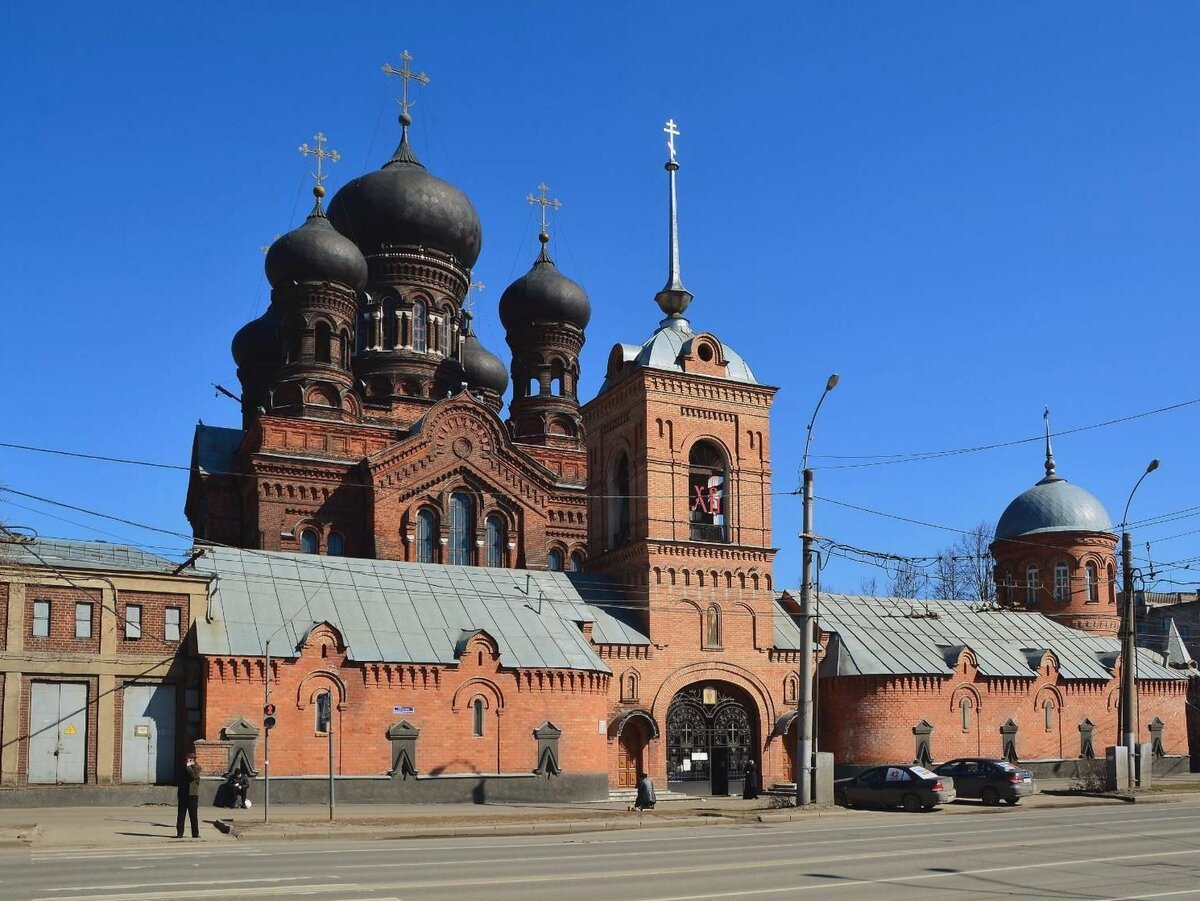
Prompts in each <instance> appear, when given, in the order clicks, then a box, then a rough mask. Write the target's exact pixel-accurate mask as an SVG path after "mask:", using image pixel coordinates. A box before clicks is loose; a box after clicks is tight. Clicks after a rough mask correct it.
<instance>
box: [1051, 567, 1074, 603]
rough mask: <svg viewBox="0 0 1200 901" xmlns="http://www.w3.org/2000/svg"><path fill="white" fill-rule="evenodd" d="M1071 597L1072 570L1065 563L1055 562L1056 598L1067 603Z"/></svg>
mask: <svg viewBox="0 0 1200 901" xmlns="http://www.w3.org/2000/svg"><path fill="white" fill-rule="evenodd" d="M1070 599H1071V570H1070V569H1068V568H1067V564H1065V563H1055V564H1054V600H1056V601H1058V602H1059V603H1060V604H1065V603H1066V602H1067V601H1069V600H1070Z"/></svg>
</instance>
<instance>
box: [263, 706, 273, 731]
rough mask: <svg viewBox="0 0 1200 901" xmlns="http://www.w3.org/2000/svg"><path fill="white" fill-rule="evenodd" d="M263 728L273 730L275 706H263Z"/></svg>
mask: <svg viewBox="0 0 1200 901" xmlns="http://www.w3.org/2000/svg"><path fill="white" fill-rule="evenodd" d="M263 728H264V729H274V728H275V705H274V704H263Z"/></svg>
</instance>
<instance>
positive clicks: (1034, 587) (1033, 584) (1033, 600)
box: [1025, 566, 1040, 607]
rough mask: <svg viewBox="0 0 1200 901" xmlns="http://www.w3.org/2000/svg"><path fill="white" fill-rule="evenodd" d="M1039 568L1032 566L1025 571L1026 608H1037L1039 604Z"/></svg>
mask: <svg viewBox="0 0 1200 901" xmlns="http://www.w3.org/2000/svg"><path fill="white" fill-rule="evenodd" d="M1039 588H1040V586H1039V585H1038V568H1037V567H1036V566H1031V567H1029V569H1027V570H1025V606H1026V607H1035V606H1037V602H1038V590H1039Z"/></svg>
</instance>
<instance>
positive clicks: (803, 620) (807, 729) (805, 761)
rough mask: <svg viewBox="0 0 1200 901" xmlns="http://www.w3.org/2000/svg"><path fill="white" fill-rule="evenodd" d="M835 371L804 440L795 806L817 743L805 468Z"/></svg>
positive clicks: (806, 786) (809, 488)
mask: <svg viewBox="0 0 1200 901" xmlns="http://www.w3.org/2000/svg"><path fill="white" fill-rule="evenodd" d="M837 383H838V375H837V373H836V372H835V373H834V374H833V375H831V376H830V377H829V380H828V381H826V382H825V390H824V392H822V394H821V399H820V400H818V401H817V406H816V408H815V409H814V410H813V415H812V419H810V420H809V421H808V437H807V439H806V440H805V442H804V457H803V458H802V462H801V464H800V465H801V467H802V469H803V474H802V479H803V483H802V484H803V499H804V532H803V533H802V534H801V536H800V539H801V541H802V542H803V547H804V553H803V559H802V561H801V571H800V673H799V676H800V692H799V697H798V698H797V701H796V705H797V710H796V713H797V718H798V719H799V720H800V724H799V728H798V729H797V730H796V806H797V807H804V806H805V805H807V804H811V803H812V802H813V759H814V755H815V754H816V750H817V749H816V743H815V742H814V741H813V732H814V730H813V719H814V717H813V709H814V704H813V696H814V694H815V692H814V690H813V689H814V682H815V677H816V674H815V673H814V671H813V670H814V667H813V663H814V657H815V656H816V655H815V653H814V651H815V648H814V640H813V630H814V628H815V623H814V621H813V572H812V563H813V549H812V543H813V471H812V470H811V469H809V468H808V449H809V447H810V446H811V444H812V434H813V426H814V425H815V424H816V421H817V414H818V413H819V412H821V404H823V403H824V402H825V397H826V395H828V394H829V392H830V391H832V390H833V389H834V388H835V387H837Z"/></svg>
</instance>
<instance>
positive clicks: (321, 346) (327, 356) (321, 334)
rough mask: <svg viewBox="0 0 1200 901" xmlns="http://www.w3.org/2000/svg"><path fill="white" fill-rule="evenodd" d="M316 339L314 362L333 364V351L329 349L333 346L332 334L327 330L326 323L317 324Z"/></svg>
mask: <svg viewBox="0 0 1200 901" xmlns="http://www.w3.org/2000/svg"><path fill="white" fill-rule="evenodd" d="M316 337H317V342H316V348H315V350H314V356H313V359H314V360H316V361H317V362H318V363H331V362H333V351H332V349H331V346H332V344H333V340H332V332H331V331H330V329H329V324H328V323H325V322H318V323H317V328H316Z"/></svg>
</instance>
